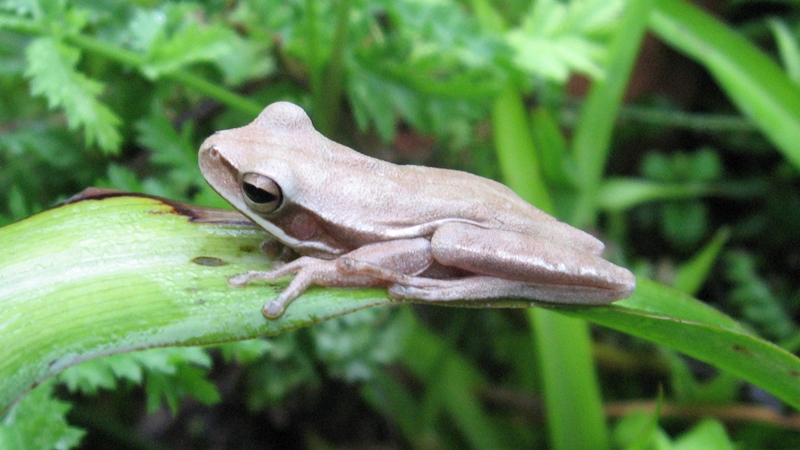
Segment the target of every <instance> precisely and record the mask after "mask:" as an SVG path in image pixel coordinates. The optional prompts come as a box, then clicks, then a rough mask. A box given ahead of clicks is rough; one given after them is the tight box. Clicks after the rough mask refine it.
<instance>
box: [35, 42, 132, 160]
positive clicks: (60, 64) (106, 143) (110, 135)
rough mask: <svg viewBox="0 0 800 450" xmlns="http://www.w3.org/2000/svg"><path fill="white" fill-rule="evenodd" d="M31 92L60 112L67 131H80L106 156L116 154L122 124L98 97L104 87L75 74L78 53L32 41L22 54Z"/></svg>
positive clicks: (54, 44)
mask: <svg viewBox="0 0 800 450" xmlns="http://www.w3.org/2000/svg"><path fill="white" fill-rule="evenodd" d="M25 57H26V59H27V65H28V67H27V69H26V70H25V76H27V77H28V78H30V79H31V92H32V93H33V94H34V95H42V96H44V97H45V98H47V102H48V105H49V106H50V108H63V109H64V114H65V116H66V118H67V123H68V124H69V127H70V129H73V130H74V129H76V128H78V127H83V129H84V134H85V136H86V142H87V143H88V144H89V145H94V144H95V143H96V144H97V145H98V146H99V147H100V148H101V149H102V150H103V151H105V152H107V153H116V152H117V151H118V150H119V146H120V142H121V141H122V136H121V135H120V133H119V130H118V126H119V125H120V123H121V121H120V119H119V117H117V115H116V114H114V112H113V111H111V109H109V108H108V107H107V106H106V105H104V104H102V103H100V101H99V100H98V98H97V97H98V95H99V94H100V93H101V92H102V90H103V85H102V84H101V83H100V82H98V81H96V80H92V79H91V78H89V77H87V76H86V75H84V74H82V73H81V72H78V71H77V70H76V69H75V66H76V65H77V64H78V59H79V58H80V52H79V51H78V50H76V49H75V48H72V47H70V46H68V45H65V44H63V43H61V42H59V41H57V40H55V39H53V38H51V37H40V38H36V39H34V40H33V41H32V42H31V43H30V44H29V45H28V48H27V49H26V50H25Z"/></svg>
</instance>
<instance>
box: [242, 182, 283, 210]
mask: <svg viewBox="0 0 800 450" xmlns="http://www.w3.org/2000/svg"><path fill="white" fill-rule="evenodd" d="M242 190H243V191H244V194H245V195H246V196H247V198H249V199H250V201H251V202H253V203H257V204H259V205H263V204H266V203H270V202H274V201H275V200H277V197H276V196H275V195H274V194H271V193H269V192H267V191H265V190H263V189H259V188H257V187H255V186H253V185H252V184H250V183H242Z"/></svg>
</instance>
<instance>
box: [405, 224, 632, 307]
mask: <svg viewBox="0 0 800 450" xmlns="http://www.w3.org/2000/svg"><path fill="white" fill-rule="evenodd" d="M431 252H432V254H433V258H434V259H435V260H436V262H438V263H439V264H441V265H444V266H450V267H455V268H458V269H461V270H463V271H466V272H468V273H471V274H474V276H466V277H460V278H447V279H426V278H422V279H420V278H419V277H413V278H408V279H405V280H398V282H396V285H395V286H392V288H391V289H390V293H391V294H392V295H395V296H397V297H400V298H419V299H422V300H430V301H435V300H455V299H459V298H460V299H484V298H486V299H489V298H500V297H514V298H526V299H531V300H541V301H545V302H553V303H570V304H602V303H608V302H611V301H614V300H619V299H621V298H625V297H628V296H630V294H631V293H632V292H633V290H634V288H635V286H636V280H635V278H634V277H633V274H631V273H630V271H628V270H627V269H624V268H622V267H618V266H615V265H614V264H612V263H610V262H608V261H606V260H604V259H602V258H601V257H599V256H597V255H595V254H593V253H592V252H588V251H584V250H582V249H580V248H576V247H573V246H571V245H570V243H569V242H566V243H557V242H551V241H550V240H546V239H543V238H540V237H536V236H529V235H525V234H521V233H516V232H513V231H506V230H497V229H486V228H481V227H479V226H475V225H472V224H467V223H450V224H446V225H443V226H442V227H440V228H439V229H437V231H436V233H434V235H433V236H432V238H431Z"/></svg>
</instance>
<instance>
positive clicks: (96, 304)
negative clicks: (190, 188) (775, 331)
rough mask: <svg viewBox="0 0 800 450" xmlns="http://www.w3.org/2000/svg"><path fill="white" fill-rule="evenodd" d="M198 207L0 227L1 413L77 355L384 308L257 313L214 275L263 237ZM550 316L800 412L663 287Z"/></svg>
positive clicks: (243, 258)
mask: <svg viewBox="0 0 800 450" xmlns="http://www.w3.org/2000/svg"><path fill="white" fill-rule="evenodd" d="M198 212H200V213H204V214H206V217H207V213H208V210H201V209H198V208H187V207H186V206H185V205H176V204H171V203H168V202H165V201H162V200H158V199H152V198H145V197H138V196H130V195H129V196H110V197H105V198H103V197H98V198H96V199H94V200H86V201H82V202H79V203H73V204H68V205H64V206H61V207H58V208H55V209H51V210H49V211H45V212H43V213H41V214H38V215H35V216H32V217H30V218H28V219H25V220H23V221H20V222H17V223H14V224H11V225H8V226H6V227H3V228H0V242H2V243H3V249H4V252H3V253H2V255H0V280H2V283H0V379H1V380H3V382H2V383H0V411H2V410H4V409H5V408H7V407H8V405H9V404H10V402H12V401H13V400H14V399H17V398H19V397H20V396H21V395H22V394H23V393H24V392H25V391H26V390H28V389H30V388H31V387H32V386H34V385H35V384H36V383H37V382H40V381H41V380H43V379H44V378H46V377H48V376H50V375H53V374H55V373H58V372H59V371H61V370H62V369H64V368H65V367H68V366H70V365H72V364H75V363H77V362H80V361H82V360H86V359H90V358H93V357H97V356H101V355H105V354H110V353H120V352H126V351H132V350H137V349H142V348H148V347H157V346H172V345H200V344H210V343H215V342H222V341H230V340H240V339H249V338H253V337H256V336H265V335H274V334H277V333H281V332H283V331H286V330H289V329H294V328H298V327H302V326H306V325H309V324H313V323H316V322H319V321H322V320H325V319H327V318H330V317H334V316H337V315H341V314H346V313H348V312H351V311H355V310H358V309H362V308H366V307H370V306H374V305H382V304H389V303H391V301H390V300H389V299H388V297H387V296H386V294H385V292H384V291H381V290H376V289H310V290H309V291H308V292H307V293H306V294H304V295H303V296H302V297H301V298H300V299H298V300H296V301H295V302H294V303H293V304H292V305H291V307H290V308H288V309H287V312H286V314H285V315H284V316H283V317H282V318H281V319H279V320H275V321H272V320H266V319H264V317H263V316H262V315H261V312H260V309H261V306H262V305H263V303H264V301H265V300H266V299H269V298H271V297H272V296H274V294H275V289H276V284H277V286H278V287H280V286H283V285H284V282H279V283H271V284H267V283H265V284H259V285H253V286H250V287H247V288H242V289H231V288H229V287H228V286H227V284H226V279H227V277H228V276H230V275H232V274H235V273H239V272H243V271H246V270H252V269H259V268H263V267H264V265H265V262H266V259H265V257H264V256H263V255H262V254H261V253H260V251H259V250H258V246H259V243H260V242H261V240H262V239H263V238H264V237H265V234H264V233H263V232H262V231H260V230H258V229H256V228H254V227H252V226H250V225H248V224H247V223H246V222H239V221H238V220H237V219H234V220H233V221H230V220H228V218H229V217H236V216H226V220H225V221H219V220H214V221H213V222H208V221H205V222H204V221H198V220H197V219H196V217H197V214H196V213H198ZM189 213H192V214H189ZM192 217H195V219H192ZM215 217H216V216H215ZM239 217H241V216H239ZM450 306H470V307H529V306H530V302H522V301H505V302H492V303H491V304H482V303H480V302H453V303H452V304H450ZM553 311H555V312H559V313H561V314H565V315H568V316H572V317H579V318H582V319H585V320H589V321H592V322H595V323H598V324H602V325H605V326H608V327H611V328H615V329H618V330H621V331H624V332H626V333H630V334H632V335H635V336H639V337H642V338H644V339H648V340H651V341H653V342H655V343H658V344H662V345H665V346H668V347H671V348H673V349H676V350H678V351H681V352H684V353H686V354H687V355H690V356H693V357H695V358H697V359H700V360H702V361H706V362H708V363H710V364H712V365H714V366H716V367H719V368H720V369H723V370H726V371H728V372H730V373H732V374H734V375H737V376H740V377H741V378H743V379H744V380H746V381H748V382H750V383H753V384H755V385H757V386H760V387H762V388H764V389H765V390H767V391H769V392H771V393H772V394H773V395H775V396H777V397H779V398H781V399H782V400H783V401H785V402H786V403H787V404H789V405H792V406H793V407H795V408H798V409H800V359H798V358H797V357H796V356H794V355H792V354H791V353H789V352H787V351H785V350H783V349H781V348H779V347H777V346H776V345H774V344H772V343H770V342H767V341H765V340H763V339H760V338H759V337H758V336H756V335H755V334H753V333H752V332H751V331H749V330H747V329H746V328H744V327H743V326H741V325H740V324H739V323H738V322H736V321H735V320H733V319H731V318H730V317H728V316H726V315H724V314H722V313H720V312H719V311H717V310H715V309H713V308H711V307H710V306H707V305H705V304H704V303H702V302H700V301H697V300H695V299H693V298H691V297H690V296H688V295H685V294H682V293H680V292H678V291H675V290H673V289H669V288H667V287H664V286H661V285H658V284H656V283H654V282H651V281H648V280H646V279H639V280H638V288H637V290H636V292H635V293H634V295H633V297H631V298H630V299H627V300H623V301H620V302H617V303H615V304H613V305H611V306H609V307H595V308H553Z"/></svg>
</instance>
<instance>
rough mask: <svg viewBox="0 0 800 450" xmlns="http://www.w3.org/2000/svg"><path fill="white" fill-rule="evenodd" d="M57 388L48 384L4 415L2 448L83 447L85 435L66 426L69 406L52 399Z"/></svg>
mask: <svg viewBox="0 0 800 450" xmlns="http://www.w3.org/2000/svg"><path fill="white" fill-rule="evenodd" d="M54 385H55V382H54V381H53V380H50V381H46V382H45V383H43V384H42V385H40V386H39V387H37V388H36V389H34V390H33V391H31V393H30V394H28V395H27V396H26V397H25V398H24V399H22V400H21V401H20V402H19V403H17V404H16V405H14V406H13V407H12V408H11V410H10V411H8V412H7V413H6V414H5V416H4V417H3V420H2V422H0V448H9V449H10V448H14V449H20V450H28V449H30V450H38V449H45V448H46V449H51V448H53V449H67V448H73V447H75V446H77V445H78V444H79V443H80V441H81V438H82V437H83V435H84V434H85V432H84V431H83V430H81V429H79V428H75V427H73V426H70V425H69V423H68V422H67V419H66V414H67V411H69V409H70V404H69V403H67V402H64V401H61V400H57V399H55V398H53V397H52V395H53V386H54Z"/></svg>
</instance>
